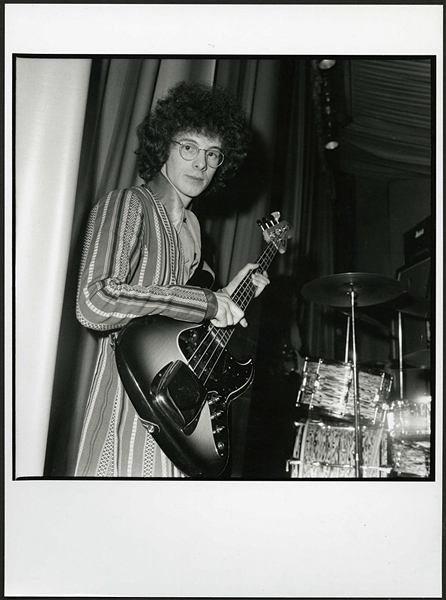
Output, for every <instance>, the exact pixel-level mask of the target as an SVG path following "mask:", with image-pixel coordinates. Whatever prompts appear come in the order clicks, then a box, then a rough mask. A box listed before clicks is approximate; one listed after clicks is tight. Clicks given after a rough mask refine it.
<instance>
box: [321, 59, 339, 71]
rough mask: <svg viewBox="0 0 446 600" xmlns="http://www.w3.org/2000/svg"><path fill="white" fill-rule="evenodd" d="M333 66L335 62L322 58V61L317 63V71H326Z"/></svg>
mask: <svg viewBox="0 0 446 600" xmlns="http://www.w3.org/2000/svg"><path fill="white" fill-rule="evenodd" d="M335 64H336V61H335V60H333V59H329V58H324V59H323V60H320V61H319V69H322V70H323V71H326V70H327V69H331V68H332V67H334V66H335Z"/></svg>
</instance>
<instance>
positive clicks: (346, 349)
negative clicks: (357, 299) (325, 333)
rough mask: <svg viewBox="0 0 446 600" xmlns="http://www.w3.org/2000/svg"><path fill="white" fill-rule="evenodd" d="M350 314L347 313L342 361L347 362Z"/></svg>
mask: <svg viewBox="0 0 446 600" xmlns="http://www.w3.org/2000/svg"><path fill="white" fill-rule="evenodd" d="M350 320H351V319H350V315H347V333H346V336H345V357H344V362H348V348H349V346H350Z"/></svg>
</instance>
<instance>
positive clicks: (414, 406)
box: [286, 273, 431, 479]
mask: <svg viewBox="0 0 446 600" xmlns="http://www.w3.org/2000/svg"><path fill="white" fill-rule="evenodd" d="M403 292H404V290H403V286H402V285H401V283H400V282H399V281H396V280H394V279H391V278H388V277H385V276H382V275H376V274H371V273H338V274H335V275H330V276H326V277H322V278H319V279H315V280H313V281H311V282H309V283H308V284H306V285H305V286H304V287H303V288H302V295H303V296H304V297H305V298H306V299H308V300H310V301H312V302H316V303H318V304H323V305H327V306H331V307H334V308H340V309H344V310H343V312H345V314H347V332H346V343H345V356H344V361H342V362H341V361H335V360H328V359H322V358H319V359H310V358H308V357H307V358H306V359H305V363H304V368H303V373H302V383H301V386H300V389H299V392H298V397H297V403H296V405H297V407H298V408H300V409H302V410H301V412H302V414H305V416H304V417H302V418H301V419H300V420H298V421H296V422H295V427H296V437H295V443H294V448H293V455H292V458H290V459H288V460H287V464H286V469H287V472H290V473H291V478H355V479H363V478H389V477H390V478H392V477H396V478H400V477H403V478H406V477H409V478H412V477H422V478H426V477H429V475H430V435H431V411H430V396H425V397H421V398H417V399H416V400H413V401H409V400H407V399H405V397H404V383H403V382H404V378H403V371H404V364H407V365H409V366H415V367H418V368H422V369H429V368H430V352H429V350H422V351H418V352H413V353H411V354H408V355H406V356H403V354H402V348H403V344H402V320H401V313H402V312H406V313H407V314H410V315H414V316H416V317H420V318H423V319H428V318H429V311H428V307H427V302H425V301H421V300H416V299H409V298H408V297H407V296H406V297H405V293H403ZM400 298H403V299H404V302H399V304H397V305H396V310H397V312H398V355H399V356H398V374H399V398H398V400H391V399H390V398H391V396H390V394H391V388H392V383H393V379H394V377H393V374H390V373H386V372H383V371H380V370H379V369H374V368H368V367H365V366H361V365H359V364H358V356H357V334H356V328H357V319H358V311H357V309H358V308H361V307H368V306H372V305H378V304H384V303H387V302H390V301H392V300H395V299H398V300H400Z"/></svg>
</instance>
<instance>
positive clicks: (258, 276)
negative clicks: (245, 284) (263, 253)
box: [226, 263, 269, 298]
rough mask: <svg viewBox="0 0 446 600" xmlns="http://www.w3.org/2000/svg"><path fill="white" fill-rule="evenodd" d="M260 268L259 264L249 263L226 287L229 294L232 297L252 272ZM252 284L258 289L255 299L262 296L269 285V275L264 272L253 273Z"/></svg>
mask: <svg viewBox="0 0 446 600" xmlns="http://www.w3.org/2000/svg"><path fill="white" fill-rule="evenodd" d="M259 266H260V265H258V264H257V263H248V264H247V265H246V266H244V267H243V269H241V270H240V271H239V272H238V273H237V275H236V276H235V277H234V279H233V280H232V281H231V282H230V283H228V285H227V286H226V290H227V292H228V294H229V295H232V294H233V292H234V291H235V289H236V287H237V286H238V284H239V283H240V282H241V281H242V279H243V278H244V277H246V275H247V274H248V273H249V272H250V271H255V269H257V268H258V267H259ZM252 282H253V284H254V285H255V286H256V288H257V289H256V292H255V298H257V296H258V295H259V294H261V293H262V292H263V290H264V289H265V287H266V286H267V285H268V284H269V279H268V273H267V272H266V271H263V273H253V274H252Z"/></svg>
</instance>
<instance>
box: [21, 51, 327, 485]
mask: <svg viewBox="0 0 446 600" xmlns="http://www.w3.org/2000/svg"><path fill="white" fill-rule="evenodd" d="M18 65H19V67H20V68H18V69H17V112H16V120H17V147H16V177H17V182H18V184H20V185H17V197H16V203H17V256H18V261H17V262H18V265H19V268H18V269H17V274H18V280H17V284H18V287H17V298H18V299H19V302H17V338H18V340H19V343H18V348H17V357H18V360H17V384H18V385H17V394H16V425H17V427H16V476H18V477H20V476H35V475H42V474H43V473H44V474H45V475H47V476H54V475H61V476H63V475H71V474H72V470H73V466H74V458H75V453H76V450H77V444H78V439H79V436H80V427H81V420H82V416H83V413H84V409H85V403H86V398H87V393H88V388H89V384H90V380H91V376H92V369H93V366H94V365H93V357H94V356H95V350H96V344H97V337H96V334H93V333H92V332H90V331H88V330H86V329H84V328H83V327H81V326H80V325H79V323H78V322H77V321H76V318H75V296H76V284H77V276H78V269H79V263H80V255H81V251H82V243H83V236H84V230H85V225H86V220H87V217H88V213H89V211H90V209H91V208H92V206H93V205H94V204H95V202H96V201H97V200H98V199H99V197H100V196H101V195H103V194H105V193H106V192H107V191H109V190H112V189H115V188H119V187H127V186H130V185H134V184H138V183H140V180H139V178H138V175H137V172H136V156H135V154H134V150H135V148H136V144H137V141H136V136H135V129H136V126H137V125H138V123H139V122H141V121H142V119H143V118H144V117H145V115H146V114H147V112H148V111H149V110H150V109H151V107H152V106H153V105H154V103H155V102H156V101H157V99H158V98H159V97H161V96H163V95H164V94H165V92H166V91H167V90H168V89H169V88H170V87H171V86H172V85H173V84H174V83H176V82H177V81H180V80H183V79H186V80H192V81H202V82H206V83H211V84H217V85H224V86H225V87H227V88H228V89H229V90H231V91H232V92H233V93H234V94H235V95H236V96H237V97H238V98H239V101H240V102H241V104H242V106H243V108H244V110H245V112H246V114H247V116H248V119H249V121H250V123H251V126H252V129H253V143H252V148H251V152H250V155H249V157H248V159H247V161H246V164H245V165H244V166H243V167H242V169H241V171H240V173H239V174H238V175H237V176H236V178H234V180H233V181H232V182H231V183H230V185H229V186H228V188H227V189H226V190H225V191H224V192H222V193H221V194H220V195H219V197H218V198H215V199H213V200H207V201H206V202H204V201H201V200H200V201H198V202H197V203H196V205H195V206H194V207H193V209H194V210H195V211H196V212H197V214H198V215H199V217H200V220H201V222H202V231H203V236H204V238H205V240H204V241H205V243H204V249H205V250H206V248H208V249H209V251H210V254H209V257H210V259H211V262H212V260H214V262H215V266H216V268H217V273H216V275H217V280H218V281H220V282H223V283H225V282H227V281H228V280H229V279H230V278H231V277H232V276H233V275H234V274H235V273H236V272H237V271H238V270H239V269H240V268H241V267H242V266H243V265H244V264H245V263H246V262H249V261H253V260H255V258H257V256H258V255H259V253H260V251H261V248H262V236H261V235H260V231H259V230H257V228H256V226H255V222H256V220H257V219H259V218H261V217H263V216H265V215H267V214H268V213H269V212H271V211H272V210H280V211H281V212H282V213H283V215H284V216H285V217H286V219H287V220H288V221H289V222H290V223H291V225H292V226H293V227H294V231H295V234H294V238H293V243H292V245H291V246H290V249H289V251H288V252H287V253H286V254H285V255H283V257H280V258H279V259H278V261H277V263H276V264H275V265H274V268H273V270H272V273H271V275H272V277H274V275H275V274H281V273H283V274H289V275H292V276H294V277H295V278H296V285H297V286H298V285H300V284H302V283H303V282H304V281H305V279H309V278H313V277H314V276H315V275H316V274H317V273H319V274H321V275H322V274H326V272H329V269H330V258H329V257H330V256H331V254H332V253H331V233H330V232H331V226H330V223H331V215H330V198H329V196H327V194H326V193H325V192H324V185H322V186H320V185H318V184H317V181H318V180H321V181H322V182H323V180H324V178H323V177H322V179H320V168H319V166H318V164H319V163H318V159H317V153H316V150H315V145H314V141H313V138H314V133H313V128H312V106H311V94H310V92H309V84H308V73H307V61H305V60H302V59H275V58H272V59H251V58H249V59H248V58H247V59H244V58H221V59H207V58H193V59H187V58H184V59H160V58H157V57H155V58H133V57H132V58H93V59H85V60H84V59H53V58H47V59H45V58H44V59H39V61H37V60H36V59H33V58H21V59H18ZM45 90H46V95H45V96H43V94H44V91H45ZM30 98H31V99H32V101H30ZM39 111H41V112H42V113H43V114H44V119H45V120H44V124H45V125H47V126H48V127H49V128H50V129H51V131H54V132H58V135H57V136H56V137H52V138H49V137H48V135H47V132H46V131H45V128H44V126H43V124H42V123H40V121H39V123H40V126H39V127H38V126H37V122H36V117H37V116H38V115H39ZM31 126H33V127H34V129H35V132H34V133H35V138H36V139H37V140H38V144H37V145H36V146H35V147H33V146H30V145H29V144H28V145H27V143H26V138H27V136H29V130H30V128H32V127H31ZM42 149H43V152H42ZM48 153H50V154H51V157H49V156H47V155H48ZM45 161H46V162H45ZM62 167H64V168H62ZM49 173H56V174H57V175H58V180H59V184H58V187H57V185H56V183H54V181H53V178H51V177H48V174H49ZM42 179H43V180H44V181H45V187H44V189H40V188H39V187H38V183H39V181H41V180H42ZM25 182H26V183H27V185H25ZM30 209H32V210H30ZM59 213H60V214H61V215H63V217H60V216H57V215H59ZM53 216H54V218H53ZM49 217H50V220H48V219H49ZM43 224H45V225H46V227H43ZM33 231H35V232H38V234H37V235H35V234H34V235H33V234H32V232H33ZM49 232H50V234H49ZM206 239H207V240H208V241H209V244H208V246H206ZM43 247H44V248H46V249H47V250H46V254H45V253H43V252H42V248H43ZM49 256H51V260H49ZM37 263H38V264H37ZM308 264H311V268H310V269H308V268H307V267H305V265H308ZM50 281H55V282H56V283H57V285H54V286H53V287H49V286H48V282H50ZM43 291H44V292H45V294H44V295H43ZM33 298H36V299H37V302H36V301H33ZM30 306H31V307H33V308H32V312H30V308H29V307H30ZM312 310H313V309H311V308H310V307H308V306H307V305H305V303H303V302H302V304H301V308H300V312H301V314H300V318H301V319H302V320H304V321H308V318H309V317H311V318H312V319H313V320H314V315H312ZM32 313H34V316H35V317H36V318H35V323H33V324H32V327H31V336H32V337H33V339H34V340H35V341H36V342H38V345H37V346H36V345H34V346H33V347H32V349H31V350H30V349H29V348H28V350H27V352H28V354H32V355H33V356H32V359H33V360H32V361H29V357H28V355H27V353H26V351H25V349H26V346H27V344H26V343H25V340H26V338H27V337H28V338H29V335H28V333H29V332H28V331H25V329H26V327H27V326H28V320H29V319H28V316H29V315H30V314H32ZM37 314H38V315H39V316H40V320H39V319H38V318H37ZM42 315H46V317H47V319H46V320H47V321H48V323H49V325H48V324H47V323H45V325H44V324H42V323H40V321H41V316H42ZM317 322H318V319H317V318H316V319H315V320H314V323H316V324H315V325H312V327H313V329H312V328H311V327H310V328H307V330H306V335H309V336H310V337H311V340H312V341H310V338H309V345H310V346H311V345H313V346H314V347H315V348H316V347H318V349H319V347H320V342H321V335H322V338H323V333H322V334H321V330H320V326H319V325H317ZM254 330H255V328H254ZM43 339H44V340H45V348H46V347H48V348H49V350H48V351H47V352H45V353H42V352H41V351H40V350H41V341H42V340H43ZM254 341H255V340H254ZM326 343H328V344H329V340H328V342H327V340H322V344H323V345H324V344H326ZM26 361H28V365H29V367H28V368H25V362H26ZM25 373H27V375H25ZM37 374H39V375H37ZM43 379H44V380H45V386H42V385H40V383H39V382H40V380H43ZM45 447H46V452H45ZM45 456H46V460H45Z"/></svg>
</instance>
